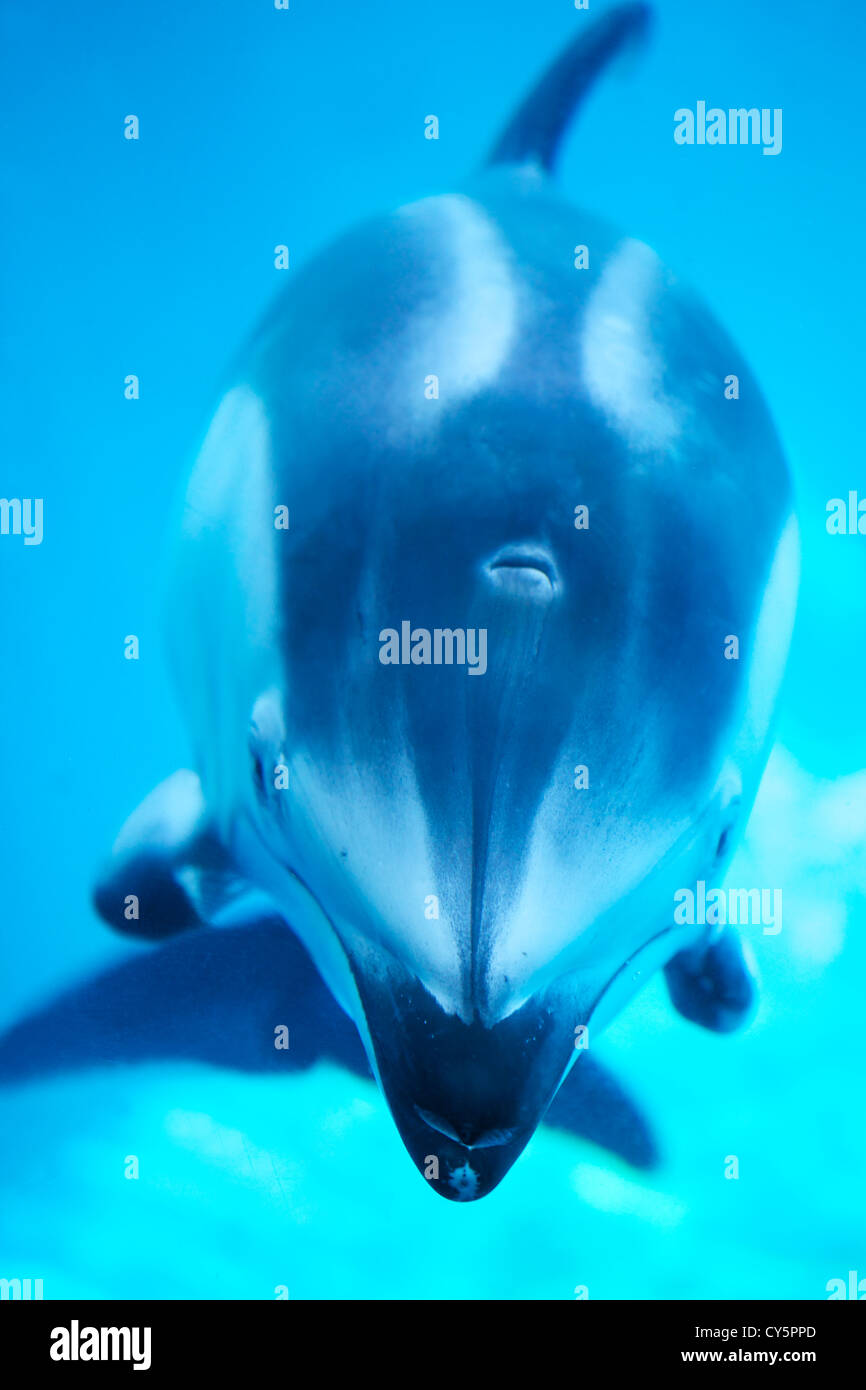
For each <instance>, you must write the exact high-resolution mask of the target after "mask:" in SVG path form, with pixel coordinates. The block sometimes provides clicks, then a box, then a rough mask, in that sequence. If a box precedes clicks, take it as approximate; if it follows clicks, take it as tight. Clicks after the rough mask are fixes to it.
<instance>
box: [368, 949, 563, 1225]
mask: <svg viewBox="0 0 866 1390" xmlns="http://www.w3.org/2000/svg"><path fill="white" fill-rule="evenodd" d="M350 963H351V967H352V973H353V975H354V977H355V982H356V984H357V987H358V995H359V998H360V1001H361V1006H362V1008H363V1013H364V1020H363V1022H364V1025H365V1026H364V1028H363V1029H362V1032H363V1033H364V1034H365V1035H366V1037H365V1041H366V1043H367V1048H368V1052H369V1054H370V1061H371V1063H372V1065H373V1067H374V1070H375V1072H376V1075H377V1077H378V1080H379V1084H380V1086H381V1088H382V1091H383V1094H384V1096H385V1099H386V1101H387V1102H388V1106H389V1108H390V1110H391V1114H392V1116H393V1118H394V1122H395V1124H396V1126H397V1129H398V1131H399V1133H400V1137H401V1139H402V1141H403V1144H404V1145H405V1147H406V1149H407V1151H408V1153H409V1156H410V1158H411V1159H412V1162H413V1163H414V1165H415V1167H416V1168H417V1169H418V1171H419V1173H421V1175H422V1176H423V1177H424V1178H425V1180H426V1181H427V1182H428V1184H429V1186H430V1187H432V1188H433V1190H434V1191H435V1192H437V1193H438V1194H439V1195H440V1196H441V1197H445V1198H446V1199H448V1200H450V1201H457V1202H467V1201H477V1200H478V1198H480V1197H484V1196H486V1195H487V1194H488V1193H489V1192H492V1191H493V1189H494V1188H495V1187H496V1186H497V1185H498V1184H499V1183H500V1182H501V1181H502V1179H503V1178H504V1177H505V1174H506V1173H507V1172H508V1170H509V1169H510V1168H511V1166H512V1164H513V1163H514V1162H515V1160H516V1159H517V1158H518V1157H519V1156H520V1154H521V1153H522V1151H523V1149H524V1148H525V1146H526V1144H527V1143H528V1142H529V1140H530V1139H531V1137H532V1135H533V1133H534V1132H535V1130H536V1128H537V1126H538V1125H539V1124H540V1122H541V1120H542V1118H543V1116H544V1114H545V1111H546V1110H547V1107H548V1105H549V1104H550V1102H551V1100H552V1099H553V1096H554V1095H555V1093H556V1091H557V1089H558V1087H559V1083H560V1081H561V1080H562V1078H563V1076H564V1074H565V1072H566V1070H567V1069H568V1065H569V1062H570V1060H571V1057H572V1056H573V1046H574V1035H573V1028H570V1027H567V1026H565V1025H564V1024H562V1023H561V1022H560V1021H558V1019H557V1014H556V1012H555V1011H554V1009H553V1008H552V1006H550V1005H548V1004H547V1003H546V1002H545V1001H544V1000H543V999H539V998H533V999H532V1000H530V1001H529V1002H528V1003H526V1004H524V1005H523V1006H522V1007H521V1008H520V1009H517V1010H516V1011H515V1012H514V1013H512V1014H510V1015H509V1016H508V1017H507V1018H505V1019H502V1020H500V1021H499V1022H497V1023H495V1024H493V1025H492V1026H488V1025H487V1024H484V1023H482V1022H481V1021H480V1019H479V1018H478V1017H477V1016H475V1017H473V1018H472V1019H471V1020H470V1021H469V1022H466V1021H465V1020H464V1019H463V1018H461V1017H460V1016H459V1015H458V1014H456V1013H448V1012H447V1011H446V1010H445V1009H444V1008H443V1007H442V1005H441V1004H440V1003H439V1002H438V1001H437V1000H436V999H435V998H434V996H433V995H432V994H431V993H430V992H429V990H427V989H426V988H425V986H424V985H423V984H422V983H421V982H420V980H418V978H417V977H416V976H414V975H413V974H411V973H410V972H409V971H408V970H407V969H406V968H405V967H403V966H402V965H400V964H399V963H398V962H397V961H395V960H393V958H390V959H389V960H388V961H387V963H384V962H383V961H381V960H378V961H377V962H376V965H375V967H374V968H373V967H371V964H370V962H369V961H367V960H365V961H364V962H363V964H362V963H361V962H360V961H359V960H358V959H357V958H354V957H350Z"/></svg>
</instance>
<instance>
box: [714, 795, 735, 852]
mask: <svg viewBox="0 0 866 1390" xmlns="http://www.w3.org/2000/svg"><path fill="white" fill-rule="evenodd" d="M739 809H740V800H739V797H735V798H734V800H733V801H731V802H730V804H729V805H728V807H727V808H726V814H727V820H726V821H725V824H724V826H723V827H722V832H721V834H720V835H719V839H718V843H717V845H716V859H717V860H719V859H723V858H724V857H725V855H726V854H727V853H728V850H729V849H730V847H731V840H732V838H733V834H734V830H735V828H736V824H737V815H738V812H739Z"/></svg>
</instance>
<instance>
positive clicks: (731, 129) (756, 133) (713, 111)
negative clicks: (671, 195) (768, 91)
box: [674, 101, 782, 154]
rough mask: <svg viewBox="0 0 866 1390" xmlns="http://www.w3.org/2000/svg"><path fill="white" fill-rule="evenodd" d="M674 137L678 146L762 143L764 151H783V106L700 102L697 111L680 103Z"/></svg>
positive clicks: (676, 114) (675, 118)
mask: <svg viewBox="0 0 866 1390" xmlns="http://www.w3.org/2000/svg"><path fill="white" fill-rule="evenodd" d="M674 140H675V141H676V143H677V144H678V145H763V147H764V148H763V153H764V154H781V153H782V109H781V107H779V106H777V107H775V108H774V109H773V110H770V108H769V107H768V106H762V107H761V109H760V111H759V110H758V108H757V106H750V107H749V108H748V109H747V108H746V107H745V106H738V107H733V106H732V107H730V108H729V109H728V110H727V111H725V110H723V109H722V107H721V106H711V107H710V108H709V110H707V103H706V102H705V101H699V102H698V103H697V105H696V109H695V110H694V111H692V110H691V108H690V107H688V106H681V107H680V108H679V110H678V111H675V112H674Z"/></svg>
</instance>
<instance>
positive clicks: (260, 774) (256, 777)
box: [250, 748, 265, 798]
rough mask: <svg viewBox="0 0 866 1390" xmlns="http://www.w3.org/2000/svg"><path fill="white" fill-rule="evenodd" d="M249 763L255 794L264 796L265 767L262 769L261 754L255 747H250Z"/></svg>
mask: <svg viewBox="0 0 866 1390" xmlns="http://www.w3.org/2000/svg"><path fill="white" fill-rule="evenodd" d="M250 764H251V768H252V774H253V786H254V787H255V789H256V794H257V796H259V797H261V798H264V796H265V769H264V766H263V764H262V758H261V754H260V753H259V751H258V749H257V748H251V749H250Z"/></svg>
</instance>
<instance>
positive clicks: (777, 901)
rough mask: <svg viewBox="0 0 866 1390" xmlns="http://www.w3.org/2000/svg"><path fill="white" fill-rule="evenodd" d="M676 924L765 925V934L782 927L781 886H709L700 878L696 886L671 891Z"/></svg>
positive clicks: (690, 925)
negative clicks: (708, 887) (709, 887)
mask: <svg viewBox="0 0 866 1390" xmlns="http://www.w3.org/2000/svg"><path fill="white" fill-rule="evenodd" d="M674 903H675V904H676V906H675V907H674V922H675V923H676V924H677V926H680V927H682V926H689V927H694V926H711V927H712V926H721V927H724V926H727V925H728V924H729V923H730V925H731V926H752V927H760V926H762V927H763V928H764V936H778V934H779V932H780V931H781V930H782V890H781V888H711V889H710V890H709V892H707V885H706V883H705V881H704V880H703V879H702V878H699V879H698V881H697V883H696V885H695V889H694V890H693V889H691V888H678V889H677V890H676V892H675V893H674Z"/></svg>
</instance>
